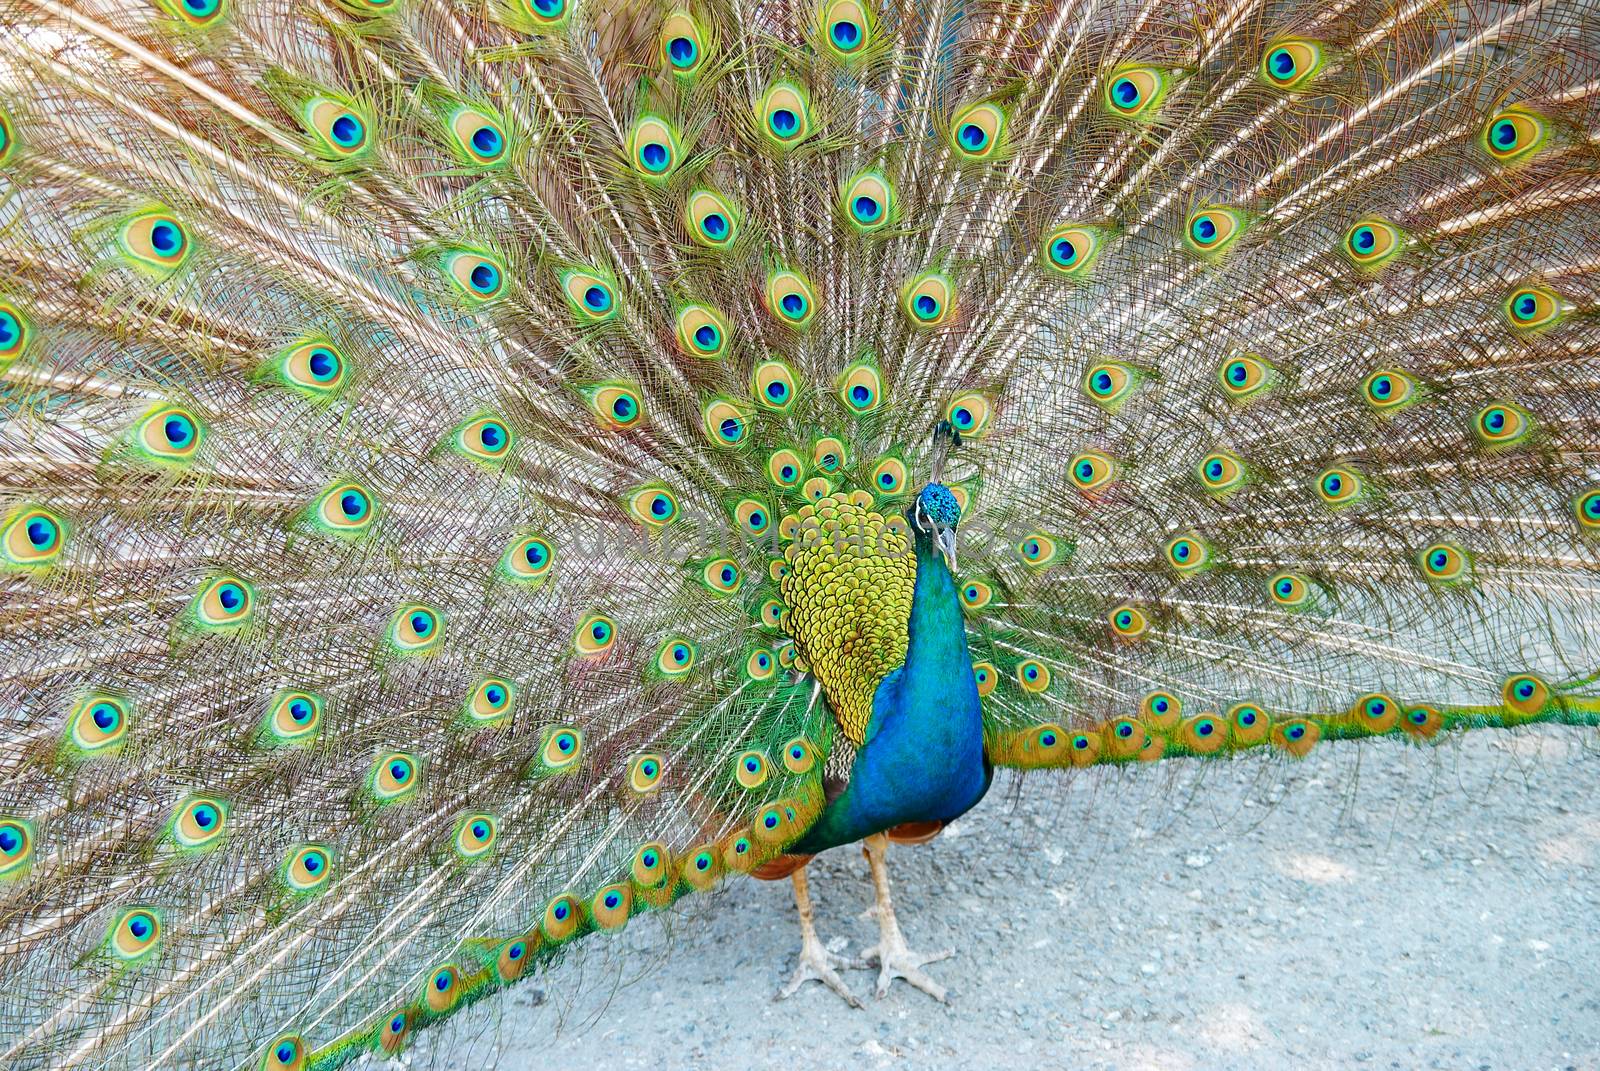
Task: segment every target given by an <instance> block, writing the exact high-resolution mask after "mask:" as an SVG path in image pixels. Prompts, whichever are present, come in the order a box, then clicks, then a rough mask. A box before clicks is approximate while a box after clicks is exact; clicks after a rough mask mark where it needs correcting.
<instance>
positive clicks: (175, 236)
mask: <svg viewBox="0 0 1600 1071" xmlns="http://www.w3.org/2000/svg"><path fill="white" fill-rule="evenodd" d="M150 244H151V245H152V246H154V247H155V250H156V252H158V253H160V254H162V255H163V256H171V255H172V254H173V253H175V252H177V251H178V249H179V248H180V247H181V246H182V245H183V233H182V232H181V231H179V230H178V228H177V227H176V226H175V225H173V224H171V223H157V224H156V225H155V226H154V227H152V228H150Z"/></svg>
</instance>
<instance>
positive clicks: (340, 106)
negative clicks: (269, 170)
mask: <svg viewBox="0 0 1600 1071" xmlns="http://www.w3.org/2000/svg"><path fill="white" fill-rule="evenodd" d="M300 115H301V122H302V123H303V124H304V125H305V127H306V129H307V130H309V131H310V132H311V133H312V134H313V135H314V136H315V138H316V147H317V151H318V152H319V153H326V154H327V155H328V156H330V157H331V158H333V159H335V160H350V159H354V158H355V157H357V156H360V155H362V154H363V153H365V152H366V151H367V150H368V149H370V148H371V147H372V142H371V140H370V139H369V137H368V131H369V129H370V127H371V124H370V123H369V122H368V121H367V118H366V117H365V116H364V115H363V114H362V113H361V112H359V111H357V110H356V109H355V108H354V107H352V106H351V104H350V102H349V101H345V100H340V99H337V98H335V97H326V96H321V97H312V98H311V99H310V100H308V101H307V102H306V104H305V107H304V108H303V109H302V110H301V113H300Z"/></svg>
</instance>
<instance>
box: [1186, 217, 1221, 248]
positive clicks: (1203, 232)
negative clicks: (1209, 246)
mask: <svg viewBox="0 0 1600 1071" xmlns="http://www.w3.org/2000/svg"><path fill="white" fill-rule="evenodd" d="M1190 232H1191V233H1192V234H1193V235H1194V237H1195V241H1197V242H1200V243H1202V244H1204V243H1206V242H1211V241H1214V240H1215V239H1216V237H1217V224H1216V222H1215V221H1214V220H1213V219H1212V218H1211V217H1210V216H1201V217H1199V218H1198V219H1196V220H1195V221H1194V226H1193V227H1191V228H1190Z"/></svg>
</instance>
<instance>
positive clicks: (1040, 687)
mask: <svg viewBox="0 0 1600 1071" xmlns="http://www.w3.org/2000/svg"><path fill="white" fill-rule="evenodd" d="M1017 683H1018V684H1020V685H1021V686H1022V690H1023V691H1025V692H1031V693H1033V694H1035V695H1037V694H1038V693H1040V692H1043V691H1044V690H1046V689H1047V688H1049V687H1050V667H1049V666H1047V665H1045V664H1044V663H1043V662H1040V661H1039V660H1038V659H1036V658H1028V659H1024V660H1023V661H1021V662H1018V663H1017Z"/></svg>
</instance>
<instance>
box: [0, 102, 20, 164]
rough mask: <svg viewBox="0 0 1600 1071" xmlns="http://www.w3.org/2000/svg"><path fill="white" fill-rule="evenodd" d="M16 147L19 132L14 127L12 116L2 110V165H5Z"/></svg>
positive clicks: (0, 148) (0, 142) (0, 118)
mask: <svg viewBox="0 0 1600 1071" xmlns="http://www.w3.org/2000/svg"><path fill="white" fill-rule="evenodd" d="M16 149H17V133H16V131H15V130H14V129H13V128H12V125H11V117H10V116H9V115H7V114H6V113H5V112H0V167H3V166H5V164H6V162H7V161H8V160H10V159H11V154H12V153H13V152H15V151H16Z"/></svg>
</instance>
